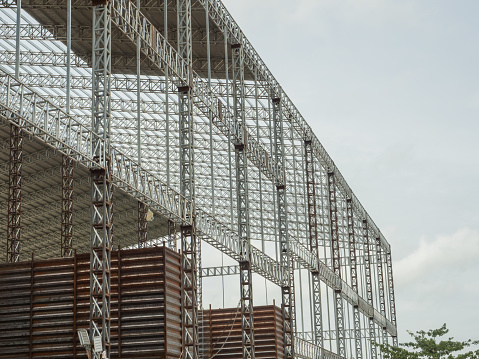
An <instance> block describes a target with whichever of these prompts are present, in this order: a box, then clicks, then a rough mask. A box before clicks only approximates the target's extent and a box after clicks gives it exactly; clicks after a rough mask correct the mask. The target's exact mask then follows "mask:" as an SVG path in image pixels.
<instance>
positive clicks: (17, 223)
mask: <svg viewBox="0 0 479 359" xmlns="http://www.w3.org/2000/svg"><path fill="white" fill-rule="evenodd" d="M20 106H22V104H20ZM12 119H13V118H12ZM15 122H16V121H15ZM22 166H23V130H22V128H21V127H20V126H17V125H16V124H13V123H12V124H11V125H10V163H9V173H8V214H7V251H6V254H7V262H19V261H20V256H21V230H22V222H21V217H22Z"/></svg>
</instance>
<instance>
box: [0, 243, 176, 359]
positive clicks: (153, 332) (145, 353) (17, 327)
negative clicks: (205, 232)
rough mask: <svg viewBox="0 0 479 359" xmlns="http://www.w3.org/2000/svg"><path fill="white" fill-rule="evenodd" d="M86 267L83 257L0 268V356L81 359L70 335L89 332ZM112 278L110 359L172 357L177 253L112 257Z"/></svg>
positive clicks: (147, 252) (120, 253) (130, 253)
mask: <svg viewBox="0 0 479 359" xmlns="http://www.w3.org/2000/svg"><path fill="white" fill-rule="evenodd" d="M89 270H90V255H89V254H81V255H76V256H75V257H73V258H61V259H54V260H45V261H31V262H21V263H16V264H2V265H0V358H45V359H46V358H86V354H85V351H84V349H83V348H81V347H80V346H79V342H78V339H77V334H76V330H77V329H80V328H87V327H88V319H89V309H90V307H89V306H90V304H89V302H90V299H89V291H90V289H89V287H90V272H89ZM111 281H112V283H111V284H112V288H111V293H112V302H111V303H112V304H111V305H112V308H111V319H112V321H111V334H112V340H111V342H112V344H113V345H112V348H111V349H112V350H111V358H112V359H113V358H178V357H179V356H180V354H181V321H180V319H181V313H180V305H181V298H180V288H181V282H180V256H179V254H177V253H175V252H172V251H170V250H168V249H166V248H164V247H157V248H146V249H135V250H122V251H116V252H112V276H111ZM165 295H166V301H165ZM165 303H166V304H165ZM165 323H167V325H165Z"/></svg>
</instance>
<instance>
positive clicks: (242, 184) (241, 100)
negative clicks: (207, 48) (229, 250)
mask: <svg viewBox="0 0 479 359" xmlns="http://www.w3.org/2000/svg"><path fill="white" fill-rule="evenodd" d="M231 50H232V53H233V59H232V60H233V106H234V119H233V121H234V126H233V128H234V129H235V131H236V133H235V135H236V138H237V139H238V140H237V141H236V143H235V163H236V203H237V210H238V235H239V237H240V241H241V243H240V251H241V260H240V261H239V265H240V295H241V330H242V346H243V359H247V358H254V357H255V347H254V322H253V284H252V272H251V265H250V262H251V250H250V247H251V240H250V228H249V226H250V223H249V208H248V206H249V203H248V161H247V157H246V153H245V140H246V138H245V134H246V132H245V93H244V57H243V56H244V54H243V48H242V46H241V44H233V45H232V46H231Z"/></svg>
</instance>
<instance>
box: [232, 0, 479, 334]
mask: <svg viewBox="0 0 479 359" xmlns="http://www.w3.org/2000/svg"><path fill="white" fill-rule="evenodd" d="M223 2H224V3H225V5H226V6H227V8H228V9H229V11H230V12H231V14H232V15H233V17H234V18H235V20H236V21H237V22H238V24H239V25H240V27H241V28H242V30H243V31H244V32H245V34H246V36H247V37H248V39H249V40H250V41H251V43H252V44H253V46H254V47H255V48H256V50H257V51H258V52H259V54H260V55H261V57H262V58H263V60H264V61H265V63H266V64H267V66H268V67H269V68H270V70H271V71H272V72H273V74H274V75H275V77H276V78H277V79H278V81H279V82H280V83H281V84H282V86H283V88H284V89H285V90H286V93H288V95H289V96H290V97H291V99H292V100H293V102H294V103H295V104H296V106H297V107H298V108H299V110H300V111H301V113H302V114H303V116H304V117H305V118H306V120H307V121H308V122H309V124H310V125H311V126H312V127H313V129H314V130H315V133H316V135H317V136H318V138H319V139H320V141H321V142H322V143H323V145H324V146H325V147H326V149H327V151H328V152H329V154H330V155H331V157H332V158H333V160H334V161H335V163H336V164H337V166H338V167H339V169H340V171H341V172H342V173H343V175H344V176H345V178H346V180H347V181H348V183H349V185H350V186H351V187H352V189H353V191H354V192H355V193H356V195H357V196H358V197H359V199H360V201H361V202H362V204H363V205H364V207H365V208H366V210H367V211H368V212H369V214H370V215H371V216H372V218H373V220H374V221H375V222H376V224H377V225H378V226H379V227H380V229H381V231H382V232H383V233H384V234H385V236H386V238H387V239H388V241H389V242H390V243H391V246H392V250H393V252H392V253H393V261H394V271H395V272H394V275H395V285H396V298H397V313H398V314H397V315H398V325H399V329H400V338H399V339H400V342H401V341H402V342H404V341H406V340H408V339H409V337H408V336H407V334H405V333H406V330H413V331H415V330H419V329H431V328H438V327H440V326H441V325H442V324H443V323H447V324H448V327H449V328H450V330H451V332H450V334H451V335H452V336H455V337H456V338H458V339H459V338H463V339H464V338H469V337H475V338H476V339H479V326H478V324H477V323H478V322H479V305H478V301H479V299H478V298H479V191H478V185H479V160H478V157H479V144H478V136H479V121H478V119H479V70H478V68H479V46H478V39H479V22H478V20H477V19H478V16H479V1H477V0H469V1H466V0H464V1H463V0H455V1H453V0H450V1H445V0H420V1H419V0H401V1H399V0H396V1H380V0H296V1H286V0H242V1H237V0H223Z"/></svg>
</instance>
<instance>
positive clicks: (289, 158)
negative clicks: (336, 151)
mask: <svg viewBox="0 0 479 359" xmlns="http://www.w3.org/2000/svg"><path fill="white" fill-rule="evenodd" d="M0 3H1V5H2V9H1V15H0V44H1V46H0V48H1V49H2V50H1V51H0V126H1V131H0V147H1V152H0V156H1V159H2V166H1V168H0V171H1V174H0V176H1V180H2V182H1V186H2V190H1V195H2V199H3V201H2V204H1V211H2V215H1V218H2V228H4V231H3V235H2V236H0V244H1V246H2V248H3V255H2V256H1V257H0V358H77V357H78V358H87V357H90V356H91V358H95V359H97V358H185V359H196V358H205V359H206V358H215V357H217V358H218V359H219V358H224V359H229V358H255V357H258V358H284V359H287V358H293V357H294V358H305V359H316V358H334V359H336V358H357V359H359V358H367V359H376V358H381V357H382V353H381V351H380V346H379V345H380V344H385V343H389V344H394V345H397V328H396V310H395V299H394V285H393V273H392V263H391V248H390V245H389V244H388V242H387V240H386V239H385V238H384V236H383V235H382V233H381V232H380V230H379V229H378V227H377V226H376V225H375V224H374V222H373V220H372V219H371V218H370V217H369V215H368V214H367V212H366V211H365V209H364V208H363V207H362V205H361V203H360V202H359V200H358V199H357V198H356V196H355V195H354V193H353V192H352V190H351V189H350V187H349V186H348V184H347V183H346V181H345V179H344V178H343V176H342V175H341V173H340V172H339V170H338V169H337V168H336V166H335V164H334V162H333V161H332V159H331V158H330V157H329V155H328V153H327V152H326V151H325V149H324V148H323V146H322V145H321V143H320V142H319V140H318V138H317V137H316V136H315V134H314V133H313V132H312V129H311V127H310V126H309V125H308V123H307V122H306V121H305V119H304V118H303V117H302V116H301V114H300V112H299V111H298V109H297V108H296V107H295V105H294V104H293V103H292V101H291V100H290V99H289V97H288V96H287V94H286V93H285V91H284V90H283V88H282V87H281V86H280V84H279V83H278V82H277V81H276V79H275V77H274V76H273V74H272V73H271V72H270V71H269V69H268V67H267V66H266V65H265V63H264V62H263V60H262V59H261V57H260V56H259V55H258V53H257V52H256V50H255V49H254V48H253V46H252V45H251V43H250V42H249V41H248V39H247V38H246V36H245V35H244V34H243V32H242V31H241V29H240V27H239V26H238V24H237V23H236V22H235V20H234V19H233V18H232V17H231V15H230V14H229V12H228V10H227V9H226V8H225V6H224V5H223V4H222V2H221V1H220V0H176V1H171V0H156V1H149V0H136V1H133V0H0ZM218 258H221V262H218ZM261 277H262V278H261ZM225 278H226V279H227V281H226V282H225ZM233 282H234V283H235V284H234V288H235V290H233V291H229V290H227V289H225V288H226V285H227V284H229V283H233ZM253 287H254V288H255V290H254V291H253ZM268 290H269V292H268ZM265 291H266V298H265V293H264V292H265ZM225 292H226V297H227V298H226V303H225ZM253 293H254V294H255V295H254V294H253ZM268 294H269V295H268ZM216 297H218V298H221V297H222V298H223V303H222V305H221V308H218V306H219V305H216V304H214V305H213V306H211V305H210V304H211V302H212V301H213V299H214V300H216V299H217V298H216ZM231 298H233V299H231ZM215 303H216V302H215Z"/></svg>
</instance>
